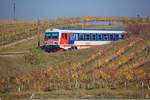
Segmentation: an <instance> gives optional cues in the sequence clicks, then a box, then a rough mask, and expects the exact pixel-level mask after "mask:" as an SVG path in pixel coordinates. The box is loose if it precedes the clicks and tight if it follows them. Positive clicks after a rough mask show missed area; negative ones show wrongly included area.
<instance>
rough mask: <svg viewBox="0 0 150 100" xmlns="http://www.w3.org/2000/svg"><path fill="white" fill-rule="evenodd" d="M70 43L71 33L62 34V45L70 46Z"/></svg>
mask: <svg viewBox="0 0 150 100" xmlns="http://www.w3.org/2000/svg"><path fill="white" fill-rule="evenodd" d="M68 42H69V33H62V34H61V39H60V44H63V45H65V44H68Z"/></svg>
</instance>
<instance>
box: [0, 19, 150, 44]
mask: <svg viewBox="0 0 150 100" xmlns="http://www.w3.org/2000/svg"><path fill="white" fill-rule="evenodd" d="M92 21H110V22H112V23H113V22H114V21H118V22H123V23H124V25H123V26H122V27H120V26H116V27H111V26H110V25H108V26H107V27H106V26H105V27H103V25H101V26H95V25H94V27H93V26H91V25H85V28H103V29H104V28H107V29H108V28H125V27H124V26H126V24H129V23H136V22H141V23H147V22H148V23H149V22H150V20H149V18H134V17H128V16H124V17H113V16H110V17H106V16H104V17H91V16H85V17H76V18H58V19H56V20H42V21H40V23H39V26H40V29H39V30H40V33H41V34H42V33H43V32H44V31H45V30H46V29H47V28H49V27H56V28H62V27H67V28H81V27H82V24H81V23H86V22H92ZM82 28H83V27H82ZM37 29H38V22H37V21H22V20H15V21H12V20H1V21H0V45H4V44H8V43H11V42H14V41H16V40H21V39H24V38H27V37H31V36H33V35H36V34H37Z"/></svg>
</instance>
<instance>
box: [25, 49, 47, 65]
mask: <svg viewBox="0 0 150 100" xmlns="http://www.w3.org/2000/svg"><path fill="white" fill-rule="evenodd" d="M25 61H26V62H27V63H30V64H36V65H37V64H40V63H42V62H44V61H45V57H44V51H42V50H41V49H40V48H31V49H30V50H29V53H27V54H25Z"/></svg>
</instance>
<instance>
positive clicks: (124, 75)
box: [0, 25, 150, 99]
mask: <svg viewBox="0 0 150 100" xmlns="http://www.w3.org/2000/svg"><path fill="white" fill-rule="evenodd" d="M78 27H79V26H78ZM100 27H101V28H104V27H105V28H108V27H110V28H114V27H115V28H116V26H113V25H112V26H85V28H100ZM117 27H119V26H117ZM120 28H122V27H120ZM144 28H145V27H144ZM145 30H146V31H142V32H143V33H142V34H141V33H139V34H133V35H132V34H131V35H130V36H129V38H128V39H127V40H126V41H119V42H114V43H111V44H107V45H104V46H102V47H93V48H88V49H82V50H74V51H64V52H57V53H47V52H44V51H43V50H41V49H37V48H36V47H37V37H36V35H35V37H33V38H32V39H26V40H25V41H23V42H21V43H17V44H15V45H11V46H10V47H7V48H2V49H1V50H0V73H1V74H0V97H2V98H5V99H11V98H13V97H14V98H15V99H19V98H29V97H30V96H31V95H32V94H34V97H33V98H150V97H149V96H150V89H149V88H150V75H149V72H150V40H149V38H150V33H149V32H150V30H149V28H147V27H146V28H145ZM41 37H43V34H41ZM135 37H136V38H135ZM41 43H42V38H41ZM142 82H144V86H142V85H141V84H142Z"/></svg>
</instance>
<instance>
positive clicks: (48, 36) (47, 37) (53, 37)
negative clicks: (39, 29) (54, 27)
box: [45, 32, 59, 39]
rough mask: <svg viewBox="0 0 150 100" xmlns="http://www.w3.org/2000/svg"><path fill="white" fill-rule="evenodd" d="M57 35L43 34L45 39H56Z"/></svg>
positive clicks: (51, 33)
mask: <svg viewBox="0 0 150 100" xmlns="http://www.w3.org/2000/svg"><path fill="white" fill-rule="evenodd" d="M58 37H59V33H58V32H48V33H45V39H58Z"/></svg>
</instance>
